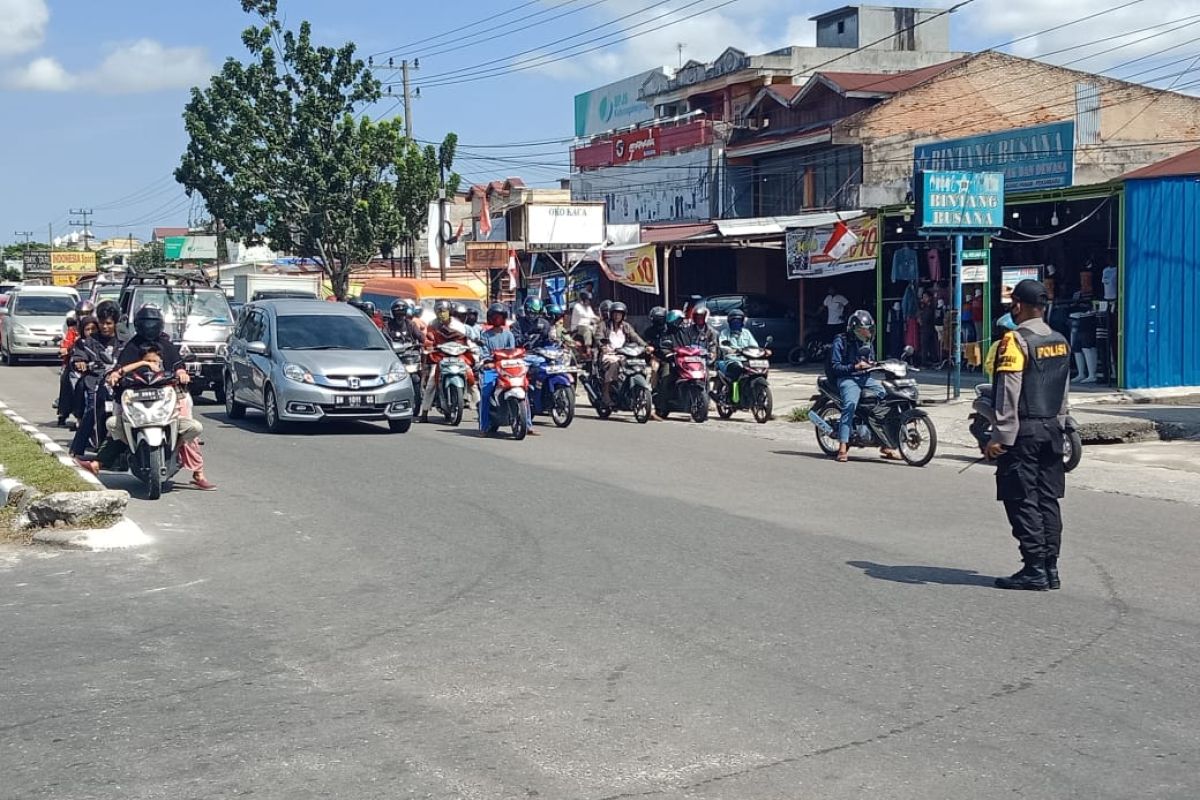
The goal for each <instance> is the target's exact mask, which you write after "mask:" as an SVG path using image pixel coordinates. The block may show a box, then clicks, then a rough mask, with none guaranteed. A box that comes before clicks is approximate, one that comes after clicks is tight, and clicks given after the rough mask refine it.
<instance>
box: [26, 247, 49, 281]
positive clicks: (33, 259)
mask: <svg viewBox="0 0 1200 800" xmlns="http://www.w3.org/2000/svg"><path fill="white" fill-rule="evenodd" d="M21 262H22V265H23V266H22V269H21V273H22V274H23V275H24V276H25V277H26V278H44V277H46V276H47V275H49V274H50V251H49V250H27V251H25V254H24V256H23V257H22V259H21Z"/></svg>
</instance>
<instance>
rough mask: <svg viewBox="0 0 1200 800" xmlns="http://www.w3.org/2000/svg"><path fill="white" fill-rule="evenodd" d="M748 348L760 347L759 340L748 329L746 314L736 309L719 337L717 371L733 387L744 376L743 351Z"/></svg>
mask: <svg viewBox="0 0 1200 800" xmlns="http://www.w3.org/2000/svg"><path fill="white" fill-rule="evenodd" d="M747 347H758V340H757V339H755V338H754V334H753V333H751V332H750V331H749V329H748V328H746V312H745V311H743V310H742V309H740V308H735V309H734V310H733V311H730V312H729V316H727V317H726V318H725V327H724V328H722V329H721V332H720V334H719V335H718V337H717V371H719V372H720V373H721V374H722V375H724V376H725V379H726V380H728V381H729V383H730V385H731V386H737V381H738V378H740V377H741V376H742V361H743V360H744V359H743V358H742V355H741V351H742V350H744V349H746V348H747ZM735 392H736V390H735ZM735 399H736V394H735Z"/></svg>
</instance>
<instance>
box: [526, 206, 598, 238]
mask: <svg viewBox="0 0 1200 800" xmlns="http://www.w3.org/2000/svg"><path fill="white" fill-rule="evenodd" d="M603 242H604V206H603V205H599V204H595V205H572V204H570V203H554V204H546V205H527V206H525V246H526V248H528V249H531V250H532V249H539V250H586V249H588V248H589V247H593V246H595V245H598V244H601V243H603Z"/></svg>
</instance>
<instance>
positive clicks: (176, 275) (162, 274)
mask: <svg viewBox="0 0 1200 800" xmlns="http://www.w3.org/2000/svg"><path fill="white" fill-rule="evenodd" d="M135 284H137V285H141V286H145V285H148V284H149V285H157V286H190V287H197V286H199V287H202V288H205V289H208V288H212V286H213V281H212V279H211V278H209V277H208V275H207V274H206V273H205V272H204V270H202V269H147V270H136V269H130V270H129V271H128V272H126V273H125V281H124V283H123V286H132V285H135Z"/></svg>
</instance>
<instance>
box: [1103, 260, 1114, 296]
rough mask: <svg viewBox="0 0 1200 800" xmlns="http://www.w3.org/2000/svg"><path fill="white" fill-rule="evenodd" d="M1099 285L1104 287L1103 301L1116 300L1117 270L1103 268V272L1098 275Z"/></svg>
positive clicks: (1110, 267) (1109, 267) (1112, 267)
mask: <svg viewBox="0 0 1200 800" xmlns="http://www.w3.org/2000/svg"><path fill="white" fill-rule="evenodd" d="M1100 284H1101V285H1102V286H1103V287H1104V299H1105V300H1116V299H1117V268H1116V267H1114V266H1111V265H1110V266H1107V267H1105V268H1104V271H1103V272H1101V273H1100Z"/></svg>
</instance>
